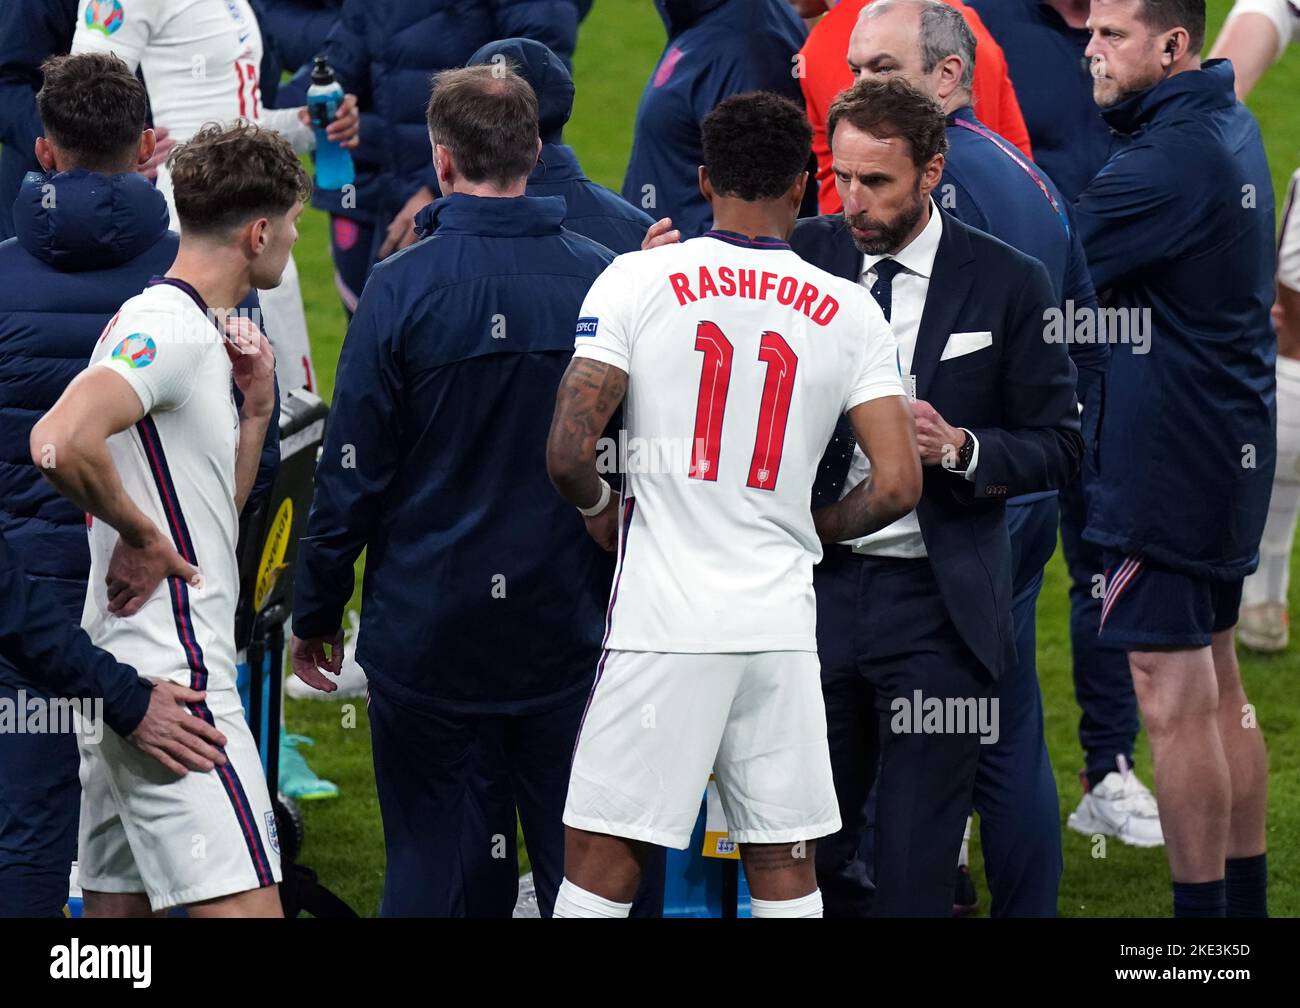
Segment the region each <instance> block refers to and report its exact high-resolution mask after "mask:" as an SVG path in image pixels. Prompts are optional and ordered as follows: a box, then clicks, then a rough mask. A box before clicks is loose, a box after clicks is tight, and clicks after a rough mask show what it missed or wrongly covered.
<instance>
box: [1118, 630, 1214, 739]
mask: <svg viewBox="0 0 1300 1008" xmlns="http://www.w3.org/2000/svg"><path fill="white" fill-rule="evenodd" d="M1128 657H1129V669H1130V670H1131V672H1132V674H1133V691H1134V693H1136V694H1137V699H1138V704H1139V706H1140V707H1141V708H1142V721H1143V724H1145V726H1146V729H1147V734H1148V735H1150V736H1151V738H1152V740H1153V741H1155V740H1158V739H1160V738H1162V737H1166V736H1168V735H1170V734H1171V733H1174V732H1176V731H1178V730H1179V729H1180V728H1181V727H1182V726H1184V725H1186V724H1187V723H1189V722H1192V721H1196V720H1203V719H1210V718H1213V717H1215V715H1216V713H1217V711H1218V704H1219V691H1218V685H1217V683H1216V680H1215V675H1214V663H1213V661H1212V659H1211V656H1210V649H1209V648H1198V649H1195V650H1178V651H1174V650H1166V651H1130V652H1129V656H1128Z"/></svg>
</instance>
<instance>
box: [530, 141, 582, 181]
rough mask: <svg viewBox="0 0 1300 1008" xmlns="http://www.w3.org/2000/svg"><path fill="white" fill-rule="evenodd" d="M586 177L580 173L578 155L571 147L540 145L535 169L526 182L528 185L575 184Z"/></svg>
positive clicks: (566, 145)
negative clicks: (539, 154) (538, 183)
mask: <svg viewBox="0 0 1300 1008" xmlns="http://www.w3.org/2000/svg"><path fill="white" fill-rule="evenodd" d="M586 177H587V176H586V175H584V174H583V173H582V165H580V164H578V155H577V154H576V153H574V150H573V148H572V147H570V146H569V145H568V144H549V143H544V144H542V153H541V156H540V157H539V158H538V159H537V167H536V168H534V169H533V173H532V174H531V175H529V176H528V181H529V183H530V184H531V183H533V182H577V181H579V180H581V179H585V178H586Z"/></svg>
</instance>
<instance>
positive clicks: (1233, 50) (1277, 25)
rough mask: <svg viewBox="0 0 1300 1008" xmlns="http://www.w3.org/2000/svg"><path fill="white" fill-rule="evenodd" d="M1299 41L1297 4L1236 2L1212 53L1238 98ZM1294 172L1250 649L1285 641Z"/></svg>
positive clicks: (1291, 516) (1294, 476)
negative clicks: (1232, 79) (1273, 449)
mask: <svg viewBox="0 0 1300 1008" xmlns="http://www.w3.org/2000/svg"><path fill="white" fill-rule="evenodd" d="M1297 40H1300V8H1297V7H1296V6H1295V5H1293V4H1291V3H1288V2H1287V0H1238V2H1237V3H1236V4H1234V5H1233V7H1232V11H1231V12H1230V13H1229V14H1228V20H1227V22H1226V23H1225V24H1224V26H1223V31H1221V32H1220V33H1219V37H1218V39H1217V40H1216V41H1215V43H1214V48H1213V49H1212V50H1211V51H1210V56H1211V58H1219V57H1222V58H1225V59H1229V60H1231V61H1232V68H1233V70H1235V71H1236V74H1237V81H1236V91H1237V97H1238V98H1239V99H1241V100H1242V101H1245V100H1246V96H1247V95H1248V94H1249V93H1250V91H1251V88H1253V87H1254V86H1255V84H1256V83H1258V81H1259V79H1260V78H1261V77H1262V76H1263V75H1264V72H1265V71H1266V70H1267V69H1268V68H1269V67H1270V66H1272V65H1273V64H1274V63H1275V62H1277V61H1278V60H1280V59H1281V58H1282V54H1283V53H1284V52H1286V48H1287V46H1288V45H1293V44H1294V43H1295V42H1296V41H1297ZM1298 196H1300V171H1297V172H1296V173H1295V174H1294V175H1292V176H1291V185H1290V188H1289V190H1288V192H1287V197H1286V206H1285V209H1283V211H1282V231H1281V235H1280V236H1279V239H1278V247H1277V300H1276V301H1275V302H1274V304H1273V327H1274V329H1276V330H1277V470H1276V472H1275V473H1274V474H1273V495H1272V497H1271V498H1270V500H1269V508H1268V521H1267V522H1266V523H1265V524H1264V538H1263V540H1262V541H1261V542H1260V544H1259V570H1257V571H1256V572H1255V573H1254V574H1251V575H1250V576H1249V577H1248V578H1246V584H1245V586H1244V587H1243V588H1242V594H1241V622H1240V623H1238V624H1237V639H1238V640H1239V641H1241V643H1242V644H1244V645H1245V646H1246V647H1248V648H1250V649H1251V650H1252V651H1262V652H1264V653H1275V652H1279V651H1285V650H1286V648H1287V644H1288V643H1289V642H1290V639H1291V620H1290V613H1289V612H1288V611H1287V589H1288V587H1289V586H1290V583H1291V544H1292V542H1293V541H1294V539H1295V525H1296V517H1297V516H1298V515H1300V206H1298V205H1297V197H1298Z"/></svg>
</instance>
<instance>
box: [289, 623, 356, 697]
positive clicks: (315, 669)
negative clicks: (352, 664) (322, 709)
mask: <svg viewBox="0 0 1300 1008" xmlns="http://www.w3.org/2000/svg"><path fill="white" fill-rule="evenodd" d="M326 644H328V645H329V646H330V653H329V655H328V656H326V654H325V645H326ZM289 660H290V662H291V663H292V664H293V674H294V675H296V676H297V677H298V678H299V679H301V680H302V681H303V682H305V683H306V684H307V685H308V686H310V687H312V688H313V689H318V690H320V691H321V692H322V693H333V692H334V691H335V690H336V689H338V688H339V684H338V683H336V682H334V681H333V680H332V679H329V678H327V677H326V676H325V672H328V673H329V674H330V675H332V676H336V677H337V676H338V675H339V674H340V673H341V672H342V671H343V631H342V630H339V631H337V632H336V633H334V635H333V636H330V637H308V638H307V639H305V640H304V639H303V638H301V637H299V636H298V635H297V634H294V635H293V637H292V638H291V639H290V641H289ZM322 669H324V670H325V672H322V671H321V670H322Z"/></svg>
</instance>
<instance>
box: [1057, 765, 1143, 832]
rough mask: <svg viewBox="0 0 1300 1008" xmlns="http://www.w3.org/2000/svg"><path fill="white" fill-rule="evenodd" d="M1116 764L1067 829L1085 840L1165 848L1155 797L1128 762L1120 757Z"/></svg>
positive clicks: (1081, 803)
mask: <svg viewBox="0 0 1300 1008" xmlns="http://www.w3.org/2000/svg"><path fill="white" fill-rule="evenodd" d="M1116 762H1117V763H1118V765H1119V770H1117V771H1116V770H1112V771H1111V772H1110V773H1108V774H1107V775H1106V776H1105V778H1104V779H1102V781H1101V782H1100V783H1099V784H1097V786H1096V787H1094V788H1093V789H1092V790H1091V791H1089V792H1087V793H1086V794H1085V795H1084V796H1083V800H1082V801H1081V802H1079V807H1078V808H1077V809H1075V810H1074V811H1073V812H1071V813H1070V818H1069V819H1067V820H1066V823H1067V825H1069V827H1070V829H1072V830H1075V831H1076V832H1078V833H1082V834H1084V835H1085V836H1093V835H1094V834H1097V833H1101V834H1102V835H1104V836H1113V837H1116V838H1117V839H1119V840H1121V841H1123V842H1124V843H1126V844H1128V845H1129V846H1131V847H1160V846H1163V844H1164V842H1165V837H1164V834H1163V833H1162V832H1161V830H1160V810H1159V809H1158V808H1156V798H1155V795H1153V794H1152V793H1151V792H1150V791H1148V790H1147V786H1146V785H1145V784H1143V783H1142V782H1141V781H1140V780H1138V777H1137V774H1135V773H1133V772H1132V771H1131V770H1130V769H1129V766H1128V760H1126V759H1125V758H1124V757H1123V756H1120V757H1118V759H1117V760H1116Z"/></svg>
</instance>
